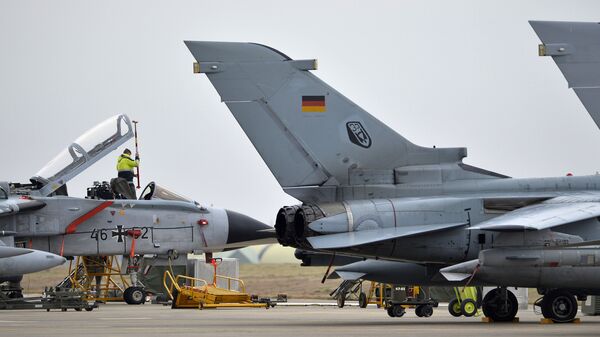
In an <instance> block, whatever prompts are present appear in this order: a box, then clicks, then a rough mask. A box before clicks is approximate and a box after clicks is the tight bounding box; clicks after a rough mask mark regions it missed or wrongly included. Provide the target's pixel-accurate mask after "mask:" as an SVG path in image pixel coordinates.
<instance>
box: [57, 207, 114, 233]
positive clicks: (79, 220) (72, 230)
mask: <svg viewBox="0 0 600 337" xmlns="http://www.w3.org/2000/svg"><path fill="white" fill-rule="evenodd" d="M112 204H113V202H112V201H105V202H103V203H101V204H100V205H99V206H98V207H96V208H94V209H93V210H91V211H89V212H87V213H85V214H84V215H82V216H80V217H79V218H77V219H75V221H73V222H71V223H70V224H69V225H68V226H67V229H66V230H65V233H67V234H73V233H75V230H76V229H77V226H79V225H81V224H82V223H84V222H86V221H87V220H89V219H90V218H91V217H93V216H94V215H96V214H98V213H100V212H101V211H102V210H103V209H105V208H106V207H108V206H110V205H112Z"/></svg>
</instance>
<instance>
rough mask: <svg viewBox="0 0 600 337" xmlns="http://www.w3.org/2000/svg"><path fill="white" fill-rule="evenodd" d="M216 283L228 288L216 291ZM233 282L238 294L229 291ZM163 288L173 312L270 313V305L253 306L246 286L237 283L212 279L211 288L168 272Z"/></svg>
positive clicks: (217, 276)
mask: <svg viewBox="0 0 600 337" xmlns="http://www.w3.org/2000/svg"><path fill="white" fill-rule="evenodd" d="M217 280H225V281H227V288H220V287H217V286H216V284H217ZM232 282H234V284H236V283H237V284H238V285H239V288H240V291H237V290H233V289H232V288H231V286H232ZM163 285H164V287H165V290H166V291H167V294H168V295H169V298H171V300H172V304H171V307H172V308H173V309H183V308H199V309H213V308H265V309H269V307H270V306H272V304H271V303H270V302H256V301H254V300H253V298H252V296H250V295H248V294H247V293H246V286H245V284H244V282H243V281H242V280H240V279H237V278H233V277H228V276H222V275H215V278H214V280H213V283H212V284H209V283H208V282H206V281H205V280H203V279H199V278H194V277H190V276H186V275H177V276H176V277H173V275H172V274H171V272H170V271H168V270H167V271H165V274H164V277H163Z"/></svg>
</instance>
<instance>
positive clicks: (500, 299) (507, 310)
mask: <svg viewBox="0 0 600 337" xmlns="http://www.w3.org/2000/svg"><path fill="white" fill-rule="evenodd" d="M504 293H505V294H504ZM482 309H483V314H484V315H485V316H486V317H489V318H491V319H492V320H494V321H496V322H510V321H512V320H513V319H514V318H515V317H516V316H517V311H518V310H519V302H517V298H516V297H515V295H514V294H513V293H512V292H510V291H509V290H508V289H500V288H496V289H494V290H492V291H490V292H488V293H487V294H486V295H485V297H484V298H483V304H482Z"/></svg>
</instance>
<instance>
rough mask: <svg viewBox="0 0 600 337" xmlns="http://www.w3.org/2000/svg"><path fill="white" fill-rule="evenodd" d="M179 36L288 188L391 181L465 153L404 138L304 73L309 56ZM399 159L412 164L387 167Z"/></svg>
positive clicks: (458, 159)
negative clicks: (402, 169) (295, 56)
mask: <svg viewBox="0 0 600 337" xmlns="http://www.w3.org/2000/svg"><path fill="white" fill-rule="evenodd" d="M185 43H186V45H187V47H188V49H189V50H190V51H191V53H192V54H193V56H194V58H195V59H196V60H197V62H198V63H196V64H195V65H194V68H195V69H194V72H196V73H204V74H206V75H207V77H208V79H209V80H210V81H211V83H212V84H213V85H214V87H215V89H216V90H217V92H218V93H219V95H220V96H221V99H222V101H223V102H225V104H226V105H227V107H228V108H229V109H230V110H231V112H232V114H233V115H234V117H235V118H236V119H237V121H238V123H239V124H240V126H241V127H242V128H243V129H244V132H245V133H246V135H247V136H248V137H249V138H250V141H251V142H252V143H253V144H254V146H255V147H256V149H257V150H258V152H259V154H260V155H261V157H262V158H263V160H264V161H265V163H266V164H267V166H268V167H269V169H270V170H271V172H272V173H273V174H274V176H275V177H276V179H277V180H278V182H279V183H280V185H281V186H282V187H283V188H284V189H285V190H286V192H288V193H290V190H292V189H294V188H297V187H300V189H301V187H306V186H339V185H355V184H367V183H369V184H394V183H398V180H399V179H400V180H402V179H405V177H406V175H408V174H414V173H415V172H418V173H419V174H421V173H422V172H424V171H426V170H424V169H422V168H421V166H423V165H438V164H444V163H460V162H461V161H462V158H463V157H465V156H466V149H465V148H425V147H421V146H417V145H415V144H413V143H411V142H409V141H408V140H407V139H405V138H404V137H402V136H401V135H399V134H398V133H396V132H395V131H394V130H392V129H391V128H389V127H388V126H387V125H385V124H383V123H382V122H380V121H379V120H377V119H376V118H374V117H373V116H371V115H370V114H369V113H367V112H366V111H365V110H363V109H361V108H360V107H359V106H357V105H356V104H354V103H353V102H352V101H350V100H349V99H348V98H346V97H344V96H343V95H342V94H341V93H339V92H338V91H336V90H335V89H333V88H332V87H330V86H329V85H327V84H326V83H325V82H323V81H322V80H320V79H319V78H318V77H316V76H315V75H314V74H312V73H311V72H310V71H311V70H315V69H316V60H292V59H291V58H290V57H288V56H286V55H285V54H283V53H281V52H279V51H277V50H275V49H273V48H270V47H267V46H263V45H259V44H254V43H236V42H195V41H186V42H185ZM407 166H409V167H416V168H415V169H414V170H412V171H411V170H407V171H405V172H402V173H398V172H395V171H394V170H395V169H396V168H398V167H407ZM367 171H368V172H367ZM409 171H410V173H409ZM435 174H436V173H433V174H432V175H433V176H434V178H435ZM437 175H438V176H439V175H440V174H439V170H438V172H437ZM367 176H368V178H365V177H367ZM361 179H362V180H361ZM425 179H428V177H425ZM367 181H368V182H367ZM357 182H358V183H357ZM290 194H292V193H290ZM292 195H293V194H292ZM294 196H295V197H297V198H299V199H301V200H302V197H298V196H297V195H294Z"/></svg>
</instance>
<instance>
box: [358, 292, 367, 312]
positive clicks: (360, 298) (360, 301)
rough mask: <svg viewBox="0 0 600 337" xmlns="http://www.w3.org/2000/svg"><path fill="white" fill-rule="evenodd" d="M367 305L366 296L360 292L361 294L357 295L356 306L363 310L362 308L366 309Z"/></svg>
mask: <svg viewBox="0 0 600 337" xmlns="http://www.w3.org/2000/svg"><path fill="white" fill-rule="evenodd" d="M367 304H369V303H368V302H367V294H365V293H363V292H361V293H360V294H359V295H358V306H359V307H361V308H363V309H364V308H366V307H367Z"/></svg>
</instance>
